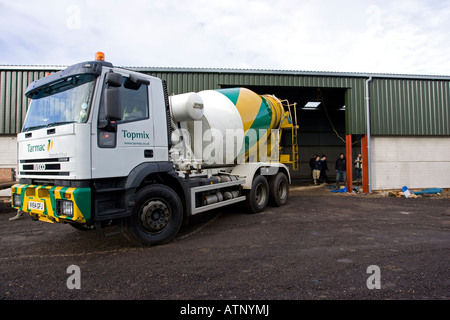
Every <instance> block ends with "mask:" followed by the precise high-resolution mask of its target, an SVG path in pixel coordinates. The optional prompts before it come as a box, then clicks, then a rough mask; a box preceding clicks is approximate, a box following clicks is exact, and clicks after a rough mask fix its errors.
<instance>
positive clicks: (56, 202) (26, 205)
mask: <svg viewBox="0 0 450 320" xmlns="http://www.w3.org/2000/svg"><path fill="white" fill-rule="evenodd" d="M11 204H12V207H13V208H14V209H18V210H22V211H24V212H28V213H29V214H30V215H31V216H33V217H35V218H37V219H39V220H42V221H46V222H51V223H54V222H76V223H86V222H89V221H90V220H91V189H90V188H69V187H61V186H40V185H30V184H15V185H13V186H12V187H11ZM68 208H69V209H68ZM70 208H71V210H70Z"/></svg>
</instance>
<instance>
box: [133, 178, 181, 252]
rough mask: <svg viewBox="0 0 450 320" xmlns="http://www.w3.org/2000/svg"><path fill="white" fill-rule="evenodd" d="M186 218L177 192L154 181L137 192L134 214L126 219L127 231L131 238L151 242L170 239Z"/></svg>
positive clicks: (143, 243) (136, 240) (161, 242)
mask: <svg viewBox="0 0 450 320" xmlns="http://www.w3.org/2000/svg"><path fill="white" fill-rule="evenodd" d="M182 222H183V207H182V204H181V200H180V198H179V197H178V195H177V194H176V193H175V191H173V190H172V189H170V188H168V187H166V186H164V185H151V186H148V187H145V188H143V189H142V190H140V191H139V192H138V194H137V195H136V205H135V207H134V210H133V214H132V215H131V216H130V217H128V218H127V219H126V221H125V235H126V236H127V238H128V239H130V240H131V241H132V242H134V243H136V244H139V245H142V246H151V245H158V244H164V243H167V242H169V241H171V240H172V239H173V238H174V237H175V236H176V234H177V233H178V231H179V230H180V227H181V224H182Z"/></svg>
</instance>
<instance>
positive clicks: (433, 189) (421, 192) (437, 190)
mask: <svg viewBox="0 0 450 320" xmlns="http://www.w3.org/2000/svg"><path fill="white" fill-rule="evenodd" d="M441 192H442V188H431V189H423V190H422V191H413V193H414V194H424V193H426V194H434V193H441Z"/></svg>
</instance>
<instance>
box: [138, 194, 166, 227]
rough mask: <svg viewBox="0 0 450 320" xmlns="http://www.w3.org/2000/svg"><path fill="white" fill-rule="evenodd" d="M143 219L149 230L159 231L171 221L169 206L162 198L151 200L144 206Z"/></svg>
mask: <svg viewBox="0 0 450 320" xmlns="http://www.w3.org/2000/svg"><path fill="white" fill-rule="evenodd" d="M141 221H142V224H143V226H144V228H145V229H147V230H148V231H149V232H159V231H161V230H163V229H164V228H165V227H166V226H167V224H168V223H169V221H170V210H169V207H168V206H167V205H166V204H165V203H164V202H162V201H160V200H154V201H149V202H148V203H146V204H145V205H144V206H143V207H142V210H141Z"/></svg>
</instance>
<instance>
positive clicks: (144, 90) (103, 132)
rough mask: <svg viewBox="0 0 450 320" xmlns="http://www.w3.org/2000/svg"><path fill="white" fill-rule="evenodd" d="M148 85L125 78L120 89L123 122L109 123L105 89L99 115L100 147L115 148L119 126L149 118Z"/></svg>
mask: <svg viewBox="0 0 450 320" xmlns="http://www.w3.org/2000/svg"><path fill="white" fill-rule="evenodd" d="M148 86H149V84H148V83H138V82H137V81H133V80H132V79H130V78H126V77H123V78H122V85H121V86H120V88H118V89H119V90H120V106H121V109H122V112H121V118H122V119H121V120H120V121H117V122H115V123H114V124H113V123H109V122H108V120H107V119H106V116H105V89H106V85H105V86H104V90H103V92H102V97H101V100H100V108H99V114H98V123H97V130H98V146H99V147H100V148H115V147H116V143H117V134H116V130H117V125H119V124H121V123H128V122H133V121H141V120H145V119H148V118H149V102H148Z"/></svg>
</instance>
